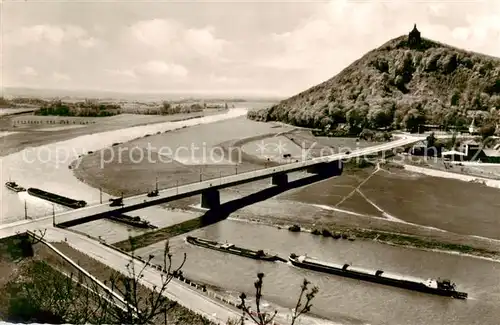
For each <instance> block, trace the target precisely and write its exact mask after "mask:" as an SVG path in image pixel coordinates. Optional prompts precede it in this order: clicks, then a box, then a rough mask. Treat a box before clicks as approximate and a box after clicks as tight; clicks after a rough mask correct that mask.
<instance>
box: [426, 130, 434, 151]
mask: <svg viewBox="0 0 500 325" xmlns="http://www.w3.org/2000/svg"><path fill="white" fill-rule="evenodd" d="M435 145H436V136H435V135H434V132H432V133H431V134H429V136H427V148H432V147H434V146H435Z"/></svg>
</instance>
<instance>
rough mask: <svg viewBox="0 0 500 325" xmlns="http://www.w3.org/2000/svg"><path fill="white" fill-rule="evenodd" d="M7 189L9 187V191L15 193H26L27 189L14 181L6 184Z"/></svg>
mask: <svg viewBox="0 0 500 325" xmlns="http://www.w3.org/2000/svg"><path fill="white" fill-rule="evenodd" d="M5 187H7V188H8V189H9V190H11V191H14V192H16V193H19V192H25V191H26V189H25V188H24V187H22V186H19V185H18V184H17V183H16V182H12V181H9V182H7V183H5Z"/></svg>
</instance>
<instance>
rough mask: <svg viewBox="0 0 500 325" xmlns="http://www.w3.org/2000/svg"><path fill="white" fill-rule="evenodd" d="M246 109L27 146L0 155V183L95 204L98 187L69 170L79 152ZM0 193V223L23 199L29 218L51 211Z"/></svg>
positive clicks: (18, 212) (26, 198) (11, 217)
mask: <svg viewBox="0 0 500 325" xmlns="http://www.w3.org/2000/svg"><path fill="white" fill-rule="evenodd" d="M246 111H247V110H246V109H244V108H235V109H231V110H229V112H227V113H224V114H219V115H210V116H205V117H202V118H195V119H190V120H185V121H178V122H166V123H158V124H152V125H146V126H137V127H132V128H127V129H122V130H115V131H109V132H101V133H95V134H89V135H84V136H80V137H77V138H74V139H71V140H67V141H61V142H57V143H53V144H49V145H45V146H41V147H36V148H27V149H24V150H22V151H20V152H18V153H15V154H11V155H8V156H5V157H0V183H1V184H4V183H5V182H7V181H8V180H9V179H11V180H14V181H16V182H17V183H18V184H20V185H21V186H24V187H26V188H28V187H38V188H42V189H44V190H47V191H50V192H54V193H58V194H64V195H66V196H68V197H71V198H78V199H79V200H85V201H87V203H89V204H92V203H97V202H99V200H100V193H99V190H97V189H95V188H92V187H90V186H88V185H86V184H84V183H82V182H80V181H79V180H77V179H76V178H75V177H74V176H73V172H72V171H71V170H70V169H68V165H69V163H70V162H71V161H73V160H74V159H76V158H77V157H78V155H80V154H84V153H87V152H88V151H96V150H99V149H103V148H106V147H110V146H111V145H112V144H113V143H115V142H126V141H130V140H133V139H136V138H139V137H142V136H144V135H146V134H153V133H156V132H163V131H167V130H174V129H179V128H182V127H184V126H193V125H197V124H206V123H212V122H216V121H221V120H226V119H230V118H234V117H238V116H242V115H245V114H246ZM0 194H1V202H0V211H1V220H0V223H9V222H13V221H17V220H19V219H22V218H24V217H25V210H24V207H25V202H26V207H27V215H28V217H30V218H37V217H40V216H45V215H48V214H50V213H52V208H53V205H52V204H51V203H48V202H46V201H44V200H41V199H38V198H35V197H33V196H30V195H28V194H27V193H20V194H17V193H14V192H12V191H9V190H6V189H5V187H4V186H2V187H1V189H0ZM108 198H109V197H108V196H107V195H104V196H103V199H104V200H107V199H108ZM54 207H55V212H56V213H58V212H62V211H65V210H67V208H65V207H62V206H58V205H55V206H54Z"/></svg>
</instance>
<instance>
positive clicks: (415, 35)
mask: <svg viewBox="0 0 500 325" xmlns="http://www.w3.org/2000/svg"><path fill="white" fill-rule="evenodd" d="M420 41H421V38H420V32H419V31H418V29H417V24H414V25H413V29H412V30H411V32H410V34H408V46H409V47H410V48H418V47H419V46H420Z"/></svg>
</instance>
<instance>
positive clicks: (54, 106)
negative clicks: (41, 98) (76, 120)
mask: <svg viewBox="0 0 500 325" xmlns="http://www.w3.org/2000/svg"><path fill="white" fill-rule="evenodd" d="M120 113H121V106H120V105H117V104H108V103H99V102H96V101H90V100H86V101H84V102H77V103H64V102H62V101H60V100H55V101H51V102H49V103H44V104H43V106H42V107H40V109H39V110H38V111H36V112H35V115H42V116H48V115H51V116H53V115H55V116H78V117H103V116H113V115H118V114H120Z"/></svg>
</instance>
